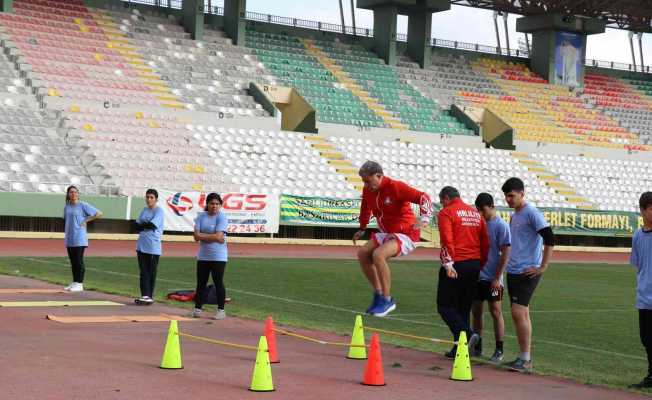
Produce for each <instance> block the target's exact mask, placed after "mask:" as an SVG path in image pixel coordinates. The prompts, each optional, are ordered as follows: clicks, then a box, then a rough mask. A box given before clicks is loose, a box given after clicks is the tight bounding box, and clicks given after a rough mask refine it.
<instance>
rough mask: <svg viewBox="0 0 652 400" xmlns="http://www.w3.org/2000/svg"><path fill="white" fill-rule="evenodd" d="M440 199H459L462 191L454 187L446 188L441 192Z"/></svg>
mask: <svg viewBox="0 0 652 400" xmlns="http://www.w3.org/2000/svg"><path fill="white" fill-rule="evenodd" d="M439 197H448V198H449V199H451V200H453V199H457V198H458V197H460V191H459V190H457V189H455V188H454V187H452V186H444V187H443V188H442V189H441V192H439Z"/></svg>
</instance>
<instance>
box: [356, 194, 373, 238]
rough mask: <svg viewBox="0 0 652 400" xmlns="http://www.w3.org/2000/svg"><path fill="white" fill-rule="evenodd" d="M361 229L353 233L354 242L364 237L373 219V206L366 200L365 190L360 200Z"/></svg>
mask: <svg viewBox="0 0 652 400" xmlns="http://www.w3.org/2000/svg"><path fill="white" fill-rule="evenodd" d="M359 219H360V229H358V231H357V232H356V233H355V234H354V235H353V244H355V243H356V242H357V241H358V240H360V239H361V238H362V236H363V235H364V233H365V230H366V229H367V225H369V220H370V219H371V207H369V204H367V201H366V200H365V195H364V191H363V192H362V201H361V202H360V217H359Z"/></svg>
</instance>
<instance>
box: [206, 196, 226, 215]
mask: <svg viewBox="0 0 652 400" xmlns="http://www.w3.org/2000/svg"><path fill="white" fill-rule="evenodd" d="M213 200H217V201H218V202H219V203H220V204H222V197H221V196H220V195H219V194H217V193H209V194H208V196H206V206H205V207H204V211H208V203H210V202H211V201H213Z"/></svg>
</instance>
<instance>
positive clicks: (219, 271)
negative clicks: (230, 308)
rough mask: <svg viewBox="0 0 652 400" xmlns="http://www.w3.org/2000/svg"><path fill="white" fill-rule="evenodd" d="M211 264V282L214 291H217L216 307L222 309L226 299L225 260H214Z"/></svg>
mask: <svg viewBox="0 0 652 400" xmlns="http://www.w3.org/2000/svg"><path fill="white" fill-rule="evenodd" d="M211 264H212V266H211V274H212V275H213V283H214V284H215V291H216V292H217V308H218V309H219V310H224V303H225V301H226V288H225V287H224V270H225V269H226V262H224V261H214V262H212V263H211Z"/></svg>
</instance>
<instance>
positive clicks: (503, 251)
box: [491, 244, 512, 290]
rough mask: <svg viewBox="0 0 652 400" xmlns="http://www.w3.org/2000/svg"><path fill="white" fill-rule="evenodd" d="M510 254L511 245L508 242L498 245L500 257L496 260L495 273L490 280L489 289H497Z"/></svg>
mask: <svg viewBox="0 0 652 400" xmlns="http://www.w3.org/2000/svg"><path fill="white" fill-rule="evenodd" d="M510 254H512V246H511V245H509V244H506V245H503V246H500V259H499V260H498V266H497V267H496V275H495V276H494V279H493V280H492V281H491V289H493V290H498V289H499V288H500V278H501V277H502V276H503V273H504V272H505V268H507V262H508V261H509V255H510Z"/></svg>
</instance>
